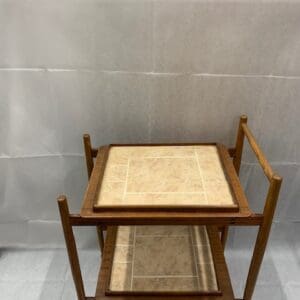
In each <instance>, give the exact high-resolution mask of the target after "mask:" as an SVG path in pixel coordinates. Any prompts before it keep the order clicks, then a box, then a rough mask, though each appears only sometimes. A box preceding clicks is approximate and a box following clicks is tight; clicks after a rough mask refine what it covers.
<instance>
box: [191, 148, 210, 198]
mask: <svg viewBox="0 0 300 300" xmlns="http://www.w3.org/2000/svg"><path fill="white" fill-rule="evenodd" d="M194 152H195V155H196V161H197V166H198V170H199V173H200V177H201V181H202V186H203V193H204V197H205V201H206V204H208V200H207V194H206V190H205V185H204V179H203V174H202V170H201V167H200V163H199V159H198V154H197V152H196V150H194Z"/></svg>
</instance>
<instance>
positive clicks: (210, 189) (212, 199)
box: [204, 181, 234, 205]
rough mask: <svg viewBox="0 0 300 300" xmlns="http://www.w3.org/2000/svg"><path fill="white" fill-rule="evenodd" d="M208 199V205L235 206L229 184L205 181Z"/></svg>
mask: <svg viewBox="0 0 300 300" xmlns="http://www.w3.org/2000/svg"><path fill="white" fill-rule="evenodd" d="M204 186H205V191H206V197H207V201H208V203H211V204H215V205H222V204H226V205H233V204H234V200H233V196H232V193H231V190H230V187H229V185H228V183H227V182H222V181H205V182H204Z"/></svg>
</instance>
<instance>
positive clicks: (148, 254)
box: [133, 236, 195, 276]
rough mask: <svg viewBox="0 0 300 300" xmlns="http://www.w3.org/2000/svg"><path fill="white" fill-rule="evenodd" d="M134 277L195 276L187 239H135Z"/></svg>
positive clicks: (191, 249)
mask: <svg viewBox="0 0 300 300" xmlns="http://www.w3.org/2000/svg"><path fill="white" fill-rule="evenodd" d="M133 274H134V276H149V275H156V276H157V275H161V276H166V275H184V276H187V275H195V264H194V258H193V248H192V245H191V242H190V238H189V237H153V236H144V237H141V236H138V237H136V247H135V257H134V270H133Z"/></svg>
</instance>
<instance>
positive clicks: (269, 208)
mask: <svg viewBox="0 0 300 300" xmlns="http://www.w3.org/2000/svg"><path fill="white" fill-rule="evenodd" d="M281 182H282V178H281V177H280V176H278V175H273V177H272V179H271V184H270V187H269V191H268V195H267V199H266V203H265V207H264V212H263V215H264V219H263V222H262V224H261V225H260V227H259V231H258V234H257V238H256V243H255V248H254V251H253V256H252V260H251V264H250V268H249V272H248V277H247V281H246V287H245V291H244V300H251V298H252V295H253V292H254V288H255V284H256V280H257V277H258V273H259V269H260V266H261V263H262V260H263V257H264V253H265V250H266V246H267V242H268V238H269V234H270V229H271V225H272V220H273V216H274V212H275V208H276V204H277V200H278V195H279V191H280V186H281Z"/></svg>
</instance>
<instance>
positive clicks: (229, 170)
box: [218, 144, 251, 213]
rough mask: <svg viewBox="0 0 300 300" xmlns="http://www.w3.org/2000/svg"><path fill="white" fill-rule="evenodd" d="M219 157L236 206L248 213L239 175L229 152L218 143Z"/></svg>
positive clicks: (248, 209)
mask: <svg viewBox="0 0 300 300" xmlns="http://www.w3.org/2000/svg"><path fill="white" fill-rule="evenodd" d="M218 149H219V153H220V157H221V159H222V162H223V165H224V168H225V171H226V174H227V175H228V177H229V178H228V182H229V184H230V185H231V188H232V191H233V193H234V195H235V199H237V201H238V206H239V208H240V212H242V213H249V212H251V211H250V208H249V205H248V200H247V198H246V195H245V193H244V190H243V188H242V186H241V183H240V180H239V177H238V175H237V173H236V170H235V167H234V165H233V163H232V160H231V159H230V156H229V153H228V151H227V149H226V147H225V146H224V145H221V144H219V145H218Z"/></svg>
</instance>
